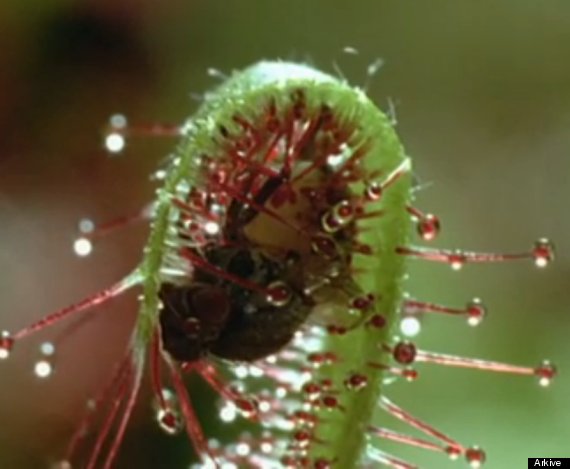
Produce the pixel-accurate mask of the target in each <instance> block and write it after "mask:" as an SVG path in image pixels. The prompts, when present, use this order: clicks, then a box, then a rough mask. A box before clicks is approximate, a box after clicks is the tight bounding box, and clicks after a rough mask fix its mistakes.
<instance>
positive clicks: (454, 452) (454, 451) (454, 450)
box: [445, 446, 462, 461]
mask: <svg viewBox="0 0 570 469" xmlns="http://www.w3.org/2000/svg"><path fill="white" fill-rule="evenodd" d="M445 452H446V453H447V455H448V456H449V459H451V460H452V461H455V460H456V459H458V458H459V456H461V452H462V451H461V448H458V447H457V446H448V447H446V448H445Z"/></svg>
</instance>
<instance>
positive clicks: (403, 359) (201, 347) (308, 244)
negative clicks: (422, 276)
mask: <svg viewBox="0 0 570 469" xmlns="http://www.w3.org/2000/svg"><path fill="white" fill-rule="evenodd" d="M140 132H143V133H146V134H150V135H173V136H178V137H179V143H178V146H177V147H176V149H175V150H174V151H173V153H172V155H170V157H169V158H168V161H167V162H166V163H165V164H164V165H163V166H162V167H160V168H159V169H158V170H157V171H156V173H155V174H154V178H153V179H155V180H157V181H158V183H159V184H160V187H159V189H158V190H157V192H156V199H155V200H153V201H151V202H150V203H148V204H147V205H146V206H145V208H144V209H142V210H141V211H140V213H138V214H137V215H136V216H135V217H134V218H130V219H125V218H123V219H121V220H118V221H112V222H111V223H107V224H101V225H96V224H94V223H93V222H92V221H91V220H87V219H86V220H82V221H81V223H80V231H81V235H80V237H79V238H78V239H77V240H76V242H75V245H74V248H75V251H76V253H77V254H78V255H82V256H84V255H88V254H89V253H90V252H91V249H92V247H93V242H94V241H95V239H96V238H98V237H99V236H101V235H103V234H105V233H107V232H108V231H110V230H112V229H113V228H116V227H117V226H119V225H125V224H127V223H130V222H131V221H141V222H145V221H146V222H148V223H149V224H150V234H149V237H148V242H147V244H146V246H145V247H144V249H143V250H142V258H141V261H140V263H139V265H138V266H136V267H135V268H134V270H133V271H132V272H131V273H129V274H128V275H127V276H126V277H124V278H123V279H121V280H119V281H118V282H117V283H115V284H114V285H112V286H110V287H109V288H107V289H105V290H102V291H100V292H98V293H96V294H94V295H92V296H90V297H88V298H85V299H84V300H82V301H80V302H78V303H76V304H74V305H72V306H69V307H67V308H64V309H61V310H59V311H56V312H54V313H51V314H48V315H47V316H45V317H43V318H41V319H39V320H38V321H37V322H35V323H33V324H31V325H28V326H27V327H24V328H23V329H20V330H18V331H15V332H8V331H4V332H2V336H1V338H0V357H1V358H3V359H7V358H9V357H10V355H11V354H12V352H13V351H15V350H13V349H17V346H20V343H21V342H22V341H23V339H25V338H27V337H28V336H31V335H33V333H35V332H37V331H39V330H41V329H44V328H47V327H49V326H51V325H53V324H55V323H58V322H59V321H63V320H65V319H67V318H68V317H70V316H72V315H77V314H80V313H81V312H83V311H85V310H88V309H90V308H95V307H99V306H100V305H101V304H103V303H105V302H107V301H109V300H110V299H112V298H114V297H116V296H118V295H120V294H121V293H123V292H125V291H126V290H129V289H135V288H136V289H139V290H140V296H139V300H140V305H139V312H138V316H137V320H136V324H135V326H134V329H133V331H132V335H131V337H130V340H129V342H128V347H127V351H126V353H125V355H124V358H123V359H122V360H121V361H120V362H119V363H117V365H116V368H115V370H114V371H113V372H112V373H110V375H111V376H110V378H109V382H108V383H107V384H106V385H105V386H103V389H102V390H101V392H100V394H99V396H98V397H97V398H96V399H94V400H93V401H92V402H91V403H90V410H89V412H88V413H87V414H86V416H85V417H84V418H83V420H82V421H81V422H80V424H79V425H78V427H77V430H76V431H75V433H74V435H73V436H72V438H71V440H70V443H69V445H68V447H67V450H66V451H65V454H63V455H62V458H61V461H60V463H59V467H61V468H78V467H86V468H88V469H93V468H96V467H101V468H105V469H107V468H110V467H112V466H113V463H114V461H115V460H116V456H117V454H118V452H119V449H120V446H121V442H122V441H123V439H124V435H125V432H126V430H127V427H128V424H129V419H130V417H131V415H132V413H133V409H134V408H135V406H136V405H137V403H138V400H139V399H138V398H139V394H140V390H141V383H142V382H143V375H144V374H145V373H149V376H150V382H151V383H152V390H153V393H154V404H153V406H154V409H155V418H156V422H157V425H158V426H159V427H160V428H161V429H162V430H164V431H165V432H166V433H168V434H177V433H179V432H183V431H185V432H186V433H187V435H188V437H189V440H190V443H191V444H192V445H193V447H194V449H195V452H196V454H197V457H198V458H199V463H198V466H199V467H219V468H222V467H223V468H235V467H259V468H279V467H284V468H315V469H325V468H329V467H330V468H342V469H345V468H351V467H377V466H378V465H384V466H388V467H394V468H415V467H418V466H416V465H415V464H413V463H410V462H406V461H404V460H402V459H400V458H399V457H397V456H393V455H391V454H388V453H387V452H385V451H384V450H383V441H384V440H390V441H394V442H399V443H402V444H406V445H413V446H417V447H421V448H425V449H426V450H431V451H437V452H441V453H443V455H442V457H449V458H463V459H464V460H465V461H466V462H467V463H468V465H470V466H471V467H479V466H481V465H482V464H483V463H484V461H485V452H484V450H483V449H482V448H479V447H477V446H469V445H467V444H464V443H463V442H460V441H457V440H456V439H454V438H453V437H451V436H447V435H446V434H445V433H443V432H442V431H441V430H438V429H436V428H435V427H434V426H432V425H431V424H428V423H426V422H425V421H423V420H422V419H421V418H420V417H418V416H416V415H415V412H414V411H413V409H410V410H408V409H403V408H402V407H400V406H399V405H398V403H397V396H391V395H390V386H389V384H390V382H392V381H393V380H395V379H404V380H409V381H413V380H414V379H416V377H417V376H418V372H417V371H416V368H415V366H416V365H417V364H419V363H422V362H424V363H427V364H434V365H445V366H448V367H465V368H473V369H477V370H487V371H495V372H503V373H512V374H517V375H528V376H533V377H535V379H537V381H538V383H539V384H540V385H543V386H547V385H548V384H550V382H551V380H552V378H553V377H554V376H555V374H556V369H555V367H554V366H553V365H552V364H551V363H550V362H548V361H543V362H541V363H540V364H538V365H537V366H530V367H527V366H518V365H510V364H505V363H500V362H494V361H484V360H479V359H474V358H463V357H458V356H452V355H447V354H444V353H439V352H432V351H426V350H420V349H419V348H417V347H416V346H415V345H414V343H413V342H411V341H409V340H407V339H401V338H398V337H396V336H395V334H396V332H397V330H401V333H403V334H404V335H406V334H407V335H413V334H414V332H416V330H417V328H418V323H419V319H420V317H421V316H423V315H426V314H440V315H448V316H451V317H462V318H464V319H465V320H466V322H467V323H468V324H469V325H471V326H476V325H478V324H479V323H480V322H481V320H483V319H484V317H485V314H486V308H485V306H484V305H483V303H482V302H481V301H480V300H479V299H477V298H476V299H473V300H472V301H469V302H468V303H467V304H466V305H465V306H463V307H456V306H447V305H442V304H437V303H432V302H427V301H420V300H416V299H413V298H412V297H410V296H408V295H407V294H405V293H404V286H403V280H404V278H405V275H406V264H407V263H408V262H411V261H412V259H416V260H423V261H432V262H439V263H445V264H448V265H449V266H451V268H452V269H455V270H459V269H461V268H463V266H464V265H465V264H469V263H474V262H477V263H481V262H502V261H509V260H519V259H521V260H524V259H528V260H530V261H532V262H533V263H534V264H535V265H536V266H537V267H539V268H543V267H546V266H547V265H548V264H549V262H550V261H551V260H552V259H553V246H552V244H551V243H550V241H548V240H547V239H544V238H540V239H538V240H537V241H536V242H535V243H534V245H533V246H532V247H531V248H530V250H528V251H526V252H524V251H523V252H515V253H507V254H494V253H479V252H471V251H464V250H458V249H449V250H447V249H435V248H430V247H418V246H415V245H413V244H411V241H410V240H409V239H408V238H409V237H410V234H411V232H412V230H411V229H410V228H411V227H414V231H415V236H417V237H419V238H420V240H421V241H424V242H426V243H429V242H430V241H432V240H433V239H434V238H436V236H437V235H438V232H439V230H440V221H439V220H438V218H437V217H436V216H435V215H433V214H430V213H424V212H423V211H421V210H420V209H418V208H416V207H415V206H414V205H412V203H413V199H414V184H413V177H412V176H413V171H412V162H411V160H410V158H409V157H408V156H407V155H406V154H405V151H404V149H403V147H402V145H401V144H400V142H399V140H398V137H397V136H396V133H395V131H394V128H393V123H392V121H391V120H390V119H389V118H388V117H387V116H386V115H385V114H383V113H382V112H381V111H379V110H378V109H377V108H376V106H375V105H374V104H373V103H372V102H371V101H370V100H369V99H368V98H367V96H366V95H365V93H364V92H363V91H362V90H361V89H358V88H353V87H351V86H350V85H348V84H347V83H346V82H345V81H344V80H339V79H337V78H335V77H332V76H330V75H327V74H324V73H322V72H319V71H317V70H315V69H313V68H311V67H309V66H305V65H298V64H293V63H286V62H261V63H258V64H255V65H253V66H251V67H249V68H247V69H245V70H244V71H241V72H237V73H235V74H233V75H232V76H231V77H230V78H229V79H227V81H226V82H225V83H223V84H222V85H221V86H219V87H218V88H217V89H216V90H214V91H213V92H211V93H207V94H206V95H205V96H204V100H203V104H202V106H201V107H200V109H199V110H198V112H197V113H196V114H195V115H194V116H193V117H191V118H189V119H188V120H187V121H186V122H185V123H183V124H182V125H181V126H159V125H157V126H151V127H144V128H141V127H137V126H130V125H129V124H128V123H127V121H126V119H125V118H124V117H123V116H120V115H117V116H114V117H113V118H112V119H111V121H110V127H109V131H108V133H107V137H106V145H107V147H108V149H109V150H110V151H112V152H119V151H121V150H122V148H123V146H124V145H125V142H126V140H125V139H126V138H127V136H129V135H131V134H135V133H140ZM44 348H45V350H44V353H45V359H43V360H41V361H39V362H38V363H37V364H36V367H35V372H36V374H38V375H39V376H48V375H49V374H50V373H51V371H52V368H51V366H52V365H51V361H50V354H52V353H53V352H54V349H53V345H51V344H44ZM190 373H193V374H197V375H199V376H200V377H201V378H202V379H203V380H204V381H205V382H206V383H207V384H208V385H209V386H210V387H211V388H212V389H213V390H214V391H215V392H216V393H217V394H218V395H219V399H220V401H221V405H220V411H219V417H220V419H221V420H222V421H225V422H228V423H229V422H231V421H233V420H234V419H236V418H237V417H241V418H243V419H246V420H249V421H251V425H249V426H248V431H247V433H245V432H244V433H242V434H241V435H240V436H238V437H237V438H236V439H235V440H234V441H217V440H214V439H212V437H214V436H215V435H205V434H204V431H203V429H202V425H201V423H200V421H199V419H198V417H197V415H196V413H195V406H196V404H197V402H195V401H194V400H193V399H192V389H188V388H187V386H186V385H185V382H184V375H187V374H190ZM377 410H382V411H384V413H385V415H390V416H392V417H395V418H396V419H399V420H401V421H403V422H404V423H405V424H407V425H408V426H409V430H410V431H409V434H408V433H400V432H396V431H394V430H391V429H389V428H387V427H385V426H384V425H385V423H386V422H384V421H383V420H382V419H380V420H378V421H377V420H376V419H372V416H373V415H374V414H375V412H376V411H377ZM505 431H506V429H505ZM90 434H95V437H94V438H93V444H92V445H89V444H87V443H88V441H91V439H89V440H88V439H87V438H86V437H87V436H88V435H90ZM89 446H91V447H89ZM180 464H181V465H180V467H186V465H187V461H181V463H180Z"/></svg>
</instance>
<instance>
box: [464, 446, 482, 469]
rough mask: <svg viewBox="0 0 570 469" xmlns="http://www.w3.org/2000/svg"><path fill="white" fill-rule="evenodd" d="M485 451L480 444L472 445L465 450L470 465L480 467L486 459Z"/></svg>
mask: <svg viewBox="0 0 570 469" xmlns="http://www.w3.org/2000/svg"><path fill="white" fill-rule="evenodd" d="M486 458H487V457H486V455H485V451H483V450H482V449H481V448H479V447H478V446H472V447H471V448H467V449H466V450H465V459H466V460H467V462H468V463H469V466H470V467H473V468H478V467H481V466H482V465H483V463H484V462H485V459H486Z"/></svg>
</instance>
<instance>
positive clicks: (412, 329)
mask: <svg viewBox="0 0 570 469" xmlns="http://www.w3.org/2000/svg"><path fill="white" fill-rule="evenodd" d="M421 330H422V324H421V322H420V320H419V319H418V318H416V317H413V316H408V317H405V318H403V319H402V320H401V321H400V331H402V334H404V335H405V336H407V337H415V336H417V335H418V334H419V333H420V332H421Z"/></svg>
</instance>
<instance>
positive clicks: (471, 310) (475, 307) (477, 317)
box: [465, 298, 487, 327]
mask: <svg viewBox="0 0 570 469" xmlns="http://www.w3.org/2000/svg"><path fill="white" fill-rule="evenodd" d="M465 311H466V312H467V324H469V325H470V326H473V327H475V326H478V325H479V324H481V322H482V321H483V319H485V317H486V316H487V308H486V307H485V305H484V304H483V303H482V302H481V300H480V299H479V298H473V299H472V300H471V301H470V302H469V303H467V306H466V308H465Z"/></svg>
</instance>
